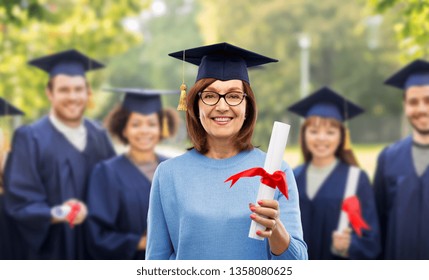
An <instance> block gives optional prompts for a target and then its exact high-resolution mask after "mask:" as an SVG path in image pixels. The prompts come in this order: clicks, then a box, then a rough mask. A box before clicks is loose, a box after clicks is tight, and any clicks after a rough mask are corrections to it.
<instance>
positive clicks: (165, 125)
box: [162, 116, 170, 138]
mask: <svg viewBox="0 0 429 280" xmlns="http://www.w3.org/2000/svg"><path fill="white" fill-rule="evenodd" d="M168 137H170V131H169V129H168V119H167V117H166V116H163V117H162V138H168Z"/></svg>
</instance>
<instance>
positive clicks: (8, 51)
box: [0, 0, 149, 120]
mask: <svg viewBox="0 0 429 280" xmlns="http://www.w3.org/2000/svg"><path fill="white" fill-rule="evenodd" d="M14 2H15V3H14ZM14 2H12V1H5V2H3V0H2V2H1V3H2V4H1V5H0V19H1V25H0V79H1V82H0V93H1V94H2V96H3V97H5V98H6V99H8V100H9V101H10V102H12V103H14V104H16V105H17V106H18V107H20V108H22V109H23V110H24V111H25V112H26V114H27V115H26V118H27V120H33V119H35V118H37V117H39V116H40V114H42V113H44V112H46V111H47V109H48V107H49V105H48V101H47V99H46V97H45V94H44V88H45V85H46V82H47V79H48V78H47V75H46V74H45V73H43V72H42V71H40V70H38V69H36V68H34V67H29V66H28V65H27V61H28V60H30V59H32V58H35V57H38V56H43V55H47V54H49V53H55V52H58V51H62V50H65V49H70V48H76V49H78V50H80V51H82V52H84V53H86V54H88V55H89V56H91V57H94V58H95V59H97V60H99V61H102V62H103V63H106V64H108V62H109V60H110V59H111V58H112V57H114V56H115V55H118V54H121V53H123V52H125V51H127V50H128V49H129V48H130V47H132V46H133V45H135V44H137V43H138V42H140V41H141V39H142V36H141V34H138V33H132V32H127V31H126V30H124V27H123V24H122V20H123V19H124V18H125V17H127V16H132V15H136V14H137V13H139V12H140V11H141V10H143V9H145V8H147V7H148V5H149V2H148V1H141V0H38V1H36V0H33V1H29V0H28V1H14ZM16 2H18V3H19V4H17V3H16ZM23 3H24V4H25V3H27V4H25V5H23ZM34 13H35V14H34ZM106 75H107V74H106V71H103V70H101V71H96V72H94V73H93V74H92V73H91V72H90V73H88V75H87V77H88V78H89V80H90V83H91V84H92V85H93V88H95V89H97V88H98V86H99V85H100V84H101V83H102V82H103V81H104V80H105V76H106ZM90 113H91V112H90Z"/></svg>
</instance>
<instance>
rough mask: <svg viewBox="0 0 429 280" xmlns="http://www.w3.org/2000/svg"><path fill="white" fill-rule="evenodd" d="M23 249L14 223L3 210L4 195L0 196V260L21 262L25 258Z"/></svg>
mask: <svg viewBox="0 0 429 280" xmlns="http://www.w3.org/2000/svg"><path fill="white" fill-rule="evenodd" d="M24 252H25V247H24V246H22V240H21V239H20V235H19V232H18V229H17V228H16V225H15V223H14V221H13V220H12V219H11V218H10V217H9V215H7V213H6V209H5V208H4V195H3V194H1V195H0V260H21V259H24V258H25V253H24Z"/></svg>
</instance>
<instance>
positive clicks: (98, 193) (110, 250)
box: [88, 155, 166, 259]
mask: <svg viewBox="0 0 429 280" xmlns="http://www.w3.org/2000/svg"><path fill="white" fill-rule="evenodd" d="M158 159H159V161H164V160H165V159H166V158H164V157H160V156H158ZM150 187H151V181H150V180H149V179H148V178H147V177H146V176H145V175H144V174H143V173H142V172H141V171H140V170H138V168H137V167H136V166H135V165H134V164H133V163H132V162H131V161H130V160H129V159H128V158H127V157H126V156H124V155H121V156H117V157H115V158H113V159H109V160H106V161H103V162H102V163H99V164H98V165H97V166H96V167H95V168H94V171H93V173H92V175H91V180H90V184H89V188H88V209H89V213H90V216H89V220H88V230H89V231H88V235H89V238H88V241H89V244H88V248H89V250H90V254H91V256H92V257H93V258H95V259H144V258H145V251H137V245H138V243H139V241H140V238H141V236H142V235H143V234H144V233H145V232H146V228H147V223H146V222H147V221H146V220H147V212H148V208H149V194H150Z"/></svg>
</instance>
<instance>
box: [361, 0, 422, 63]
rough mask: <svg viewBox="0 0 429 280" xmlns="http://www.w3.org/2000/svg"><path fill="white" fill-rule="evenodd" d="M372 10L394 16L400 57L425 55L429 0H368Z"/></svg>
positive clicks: (409, 57) (407, 58) (406, 60)
mask: <svg viewBox="0 0 429 280" xmlns="http://www.w3.org/2000/svg"><path fill="white" fill-rule="evenodd" d="M368 3H369V5H370V7H372V8H373V10H374V12H376V13H382V14H384V15H387V14H389V15H391V16H393V17H394V22H395V24H394V25H392V29H393V30H395V32H396V35H397V39H398V40H399V46H400V48H401V51H402V52H401V59H402V60H403V61H404V62H408V61H410V60H411V59H415V58H421V57H426V56H427V55H428V52H429V44H428V43H429V20H428V19H429V1H428V0H368Z"/></svg>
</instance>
